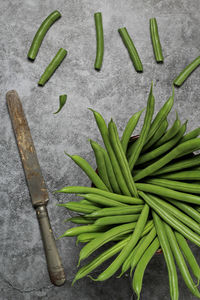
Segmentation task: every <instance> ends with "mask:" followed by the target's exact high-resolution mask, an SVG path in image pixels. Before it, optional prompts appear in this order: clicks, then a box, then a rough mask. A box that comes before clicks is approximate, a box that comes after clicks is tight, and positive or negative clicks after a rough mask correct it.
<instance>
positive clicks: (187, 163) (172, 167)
mask: <svg viewBox="0 0 200 300" xmlns="http://www.w3.org/2000/svg"><path fill="white" fill-rule="evenodd" d="M195 166H200V154H197V155H195V156H194V157H192V158H187V159H183V160H180V161H178V162H173V163H171V164H169V165H166V166H165V167H163V168H161V169H158V170H157V171H155V172H153V173H152V175H160V174H165V173H169V172H174V171H179V170H184V169H188V168H192V167H195Z"/></svg>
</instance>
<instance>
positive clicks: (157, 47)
mask: <svg viewBox="0 0 200 300" xmlns="http://www.w3.org/2000/svg"><path fill="white" fill-rule="evenodd" d="M150 34H151V41H152V45H153V51H154V55H155V59H156V61H157V62H163V60H164V58H163V54H162V47H161V44H160V38H159V34H158V25H157V21H156V18H152V19H150Z"/></svg>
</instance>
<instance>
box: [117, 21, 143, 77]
mask: <svg viewBox="0 0 200 300" xmlns="http://www.w3.org/2000/svg"><path fill="white" fill-rule="evenodd" d="M118 32H119V34H120V36H121V38H122V41H123V42H124V45H125V46H126V48H127V50H128V53H129V55H130V58H131V60H132V62H133V65H134V67H135V70H136V71H137V72H142V71H143V66H142V62H141V60H140V57H139V54H138V52H137V50H136V48H135V46H134V44H133V41H132V40H131V37H130V36H129V34H128V31H127V29H126V28H125V27H124V28H120V29H118Z"/></svg>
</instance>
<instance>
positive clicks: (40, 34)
mask: <svg viewBox="0 0 200 300" xmlns="http://www.w3.org/2000/svg"><path fill="white" fill-rule="evenodd" d="M60 17H61V14H60V12H59V11H57V10H55V11H53V12H52V13H51V14H50V15H49V16H48V17H47V18H46V19H45V20H44V21H43V22H42V24H41V25H40V27H39V29H38V31H37V32H36V34H35V36H34V39H33V41H32V44H31V47H30V49H29V51H28V58H29V59H30V60H35V58H36V56H37V53H38V50H39V48H40V45H41V43H42V41H43V39H44V36H45V34H46V33H47V31H48V29H49V28H50V27H51V25H52V24H53V23H54V22H55V21H56V20H58V19H59V18H60Z"/></svg>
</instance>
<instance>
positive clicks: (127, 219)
mask: <svg viewBox="0 0 200 300" xmlns="http://www.w3.org/2000/svg"><path fill="white" fill-rule="evenodd" d="M138 218H139V214H134V215H122V216H116V217H115V218H113V216H108V217H101V218H98V219H97V220H96V221H95V222H94V224H95V225H112V224H123V223H131V222H134V221H137V220H138Z"/></svg>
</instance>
